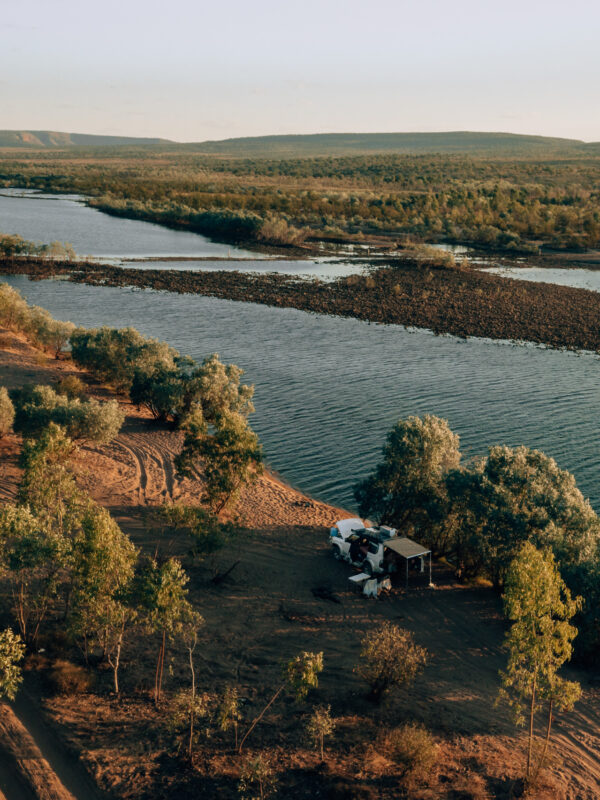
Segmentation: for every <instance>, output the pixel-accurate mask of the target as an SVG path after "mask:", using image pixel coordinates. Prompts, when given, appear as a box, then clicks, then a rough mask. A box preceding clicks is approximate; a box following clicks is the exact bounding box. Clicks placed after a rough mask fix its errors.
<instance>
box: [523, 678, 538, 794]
mask: <svg viewBox="0 0 600 800" xmlns="http://www.w3.org/2000/svg"><path fill="white" fill-rule="evenodd" d="M535 690H536V680H535V678H534V679H533V686H532V688H531V706H530V708H529V744H528V746H527V769H526V770H525V781H526V782H529V775H530V773H531V751H532V749H533V716H534V714H535Z"/></svg>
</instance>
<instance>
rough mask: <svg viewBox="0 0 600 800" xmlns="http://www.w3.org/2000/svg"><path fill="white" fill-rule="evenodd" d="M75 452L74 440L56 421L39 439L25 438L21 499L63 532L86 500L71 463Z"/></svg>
mask: <svg viewBox="0 0 600 800" xmlns="http://www.w3.org/2000/svg"><path fill="white" fill-rule="evenodd" d="M74 452H75V446H74V444H73V442H72V441H71V440H70V439H69V438H68V437H67V436H65V433H64V431H63V430H62V428H60V427H59V426H58V425H55V424H54V423H53V422H51V423H50V425H49V426H48V427H47V428H45V429H44V430H43V431H42V433H41V434H40V436H39V438H38V439H26V440H25V442H24V443H23V449H22V451H21V458H20V466H21V467H22V469H23V477H22V479H21V483H20V486H19V493H18V501H19V503H21V504H23V505H27V506H29V508H30V509H31V511H32V512H33V513H34V514H35V515H37V516H38V517H40V519H42V520H44V521H45V523H46V524H49V525H55V526H56V527H57V528H58V529H59V530H60V532H61V534H62V532H64V531H65V530H68V528H69V526H70V524H71V523H72V520H73V519H74V517H76V516H78V514H79V513H80V508H81V506H82V504H83V503H84V498H83V495H82V493H81V492H80V491H79V489H78V488H77V485H76V483H75V478H74V475H73V469H72V465H71V458H72V456H73V453H74Z"/></svg>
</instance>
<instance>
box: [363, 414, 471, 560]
mask: <svg viewBox="0 0 600 800" xmlns="http://www.w3.org/2000/svg"><path fill="white" fill-rule="evenodd" d="M459 463H460V451H459V438H458V436H457V435H456V434H454V433H452V431H451V430H450V427H449V425H448V423H447V422H446V420H444V419H440V418H439V417H435V416H431V415H429V414H427V415H426V416H425V417H423V418H422V419H421V418H420V417H409V418H408V419H405V420H400V421H399V422H397V423H396V425H394V427H393V428H392V430H391V431H390V432H389V433H388V435H387V439H386V443H385V446H384V448H383V461H382V462H381V463H380V464H378V466H377V467H376V469H375V471H374V472H373V473H372V474H371V475H370V476H369V477H368V478H366V479H365V480H363V481H361V482H360V483H358V484H357V485H356V486H355V489H354V495H355V497H356V500H357V502H358V507H359V513H360V515H361V516H362V517H368V516H371V515H372V516H374V517H375V518H377V519H378V520H379V521H380V522H382V523H386V524H389V525H394V526H395V527H397V528H399V529H401V530H403V531H406V530H411V529H414V530H415V532H419V534H420V535H421V537H422V538H423V539H424V540H426V541H428V543H432V544H433V543H434V542H432V539H435V538H436V536H437V535H438V533H439V531H438V530H437V529H439V528H440V526H443V525H445V523H446V504H447V495H446V487H445V483H444V478H445V476H446V474H447V473H448V472H449V471H450V470H453V469H456V468H457V467H458V465H459Z"/></svg>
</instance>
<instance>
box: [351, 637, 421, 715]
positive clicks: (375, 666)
mask: <svg viewBox="0 0 600 800" xmlns="http://www.w3.org/2000/svg"><path fill="white" fill-rule="evenodd" d="M360 659H361V660H360V662H359V664H358V666H357V667H356V672H358V674H359V675H360V676H361V678H363V679H364V680H365V681H366V682H367V683H368V684H369V686H370V687H371V696H372V698H373V699H374V700H376V701H380V700H381V698H382V697H383V695H384V694H385V693H386V692H387V691H389V690H390V689H392V688H393V687H394V686H401V685H402V684H408V683H411V682H412V681H413V680H414V678H415V677H416V676H417V675H418V673H419V672H421V671H422V670H423V668H424V666H425V664H426V662H427V651H426V650H425V648H423V647H420V646H419V645H418V644H416V643H415V641H414V639H413V635H412V634H411V633H410V632H409V631H406V630H404V629H403V628H400V627H399V626H398V625H392V624H391V623H390V622H384V623H383V624H382V625H381V626H380V627H379V628H376V629H375V630H372V631H369V632H368V633H367V634H366V635H365V636H364V637H363V638H362V639H361V651H360Z"/></svg>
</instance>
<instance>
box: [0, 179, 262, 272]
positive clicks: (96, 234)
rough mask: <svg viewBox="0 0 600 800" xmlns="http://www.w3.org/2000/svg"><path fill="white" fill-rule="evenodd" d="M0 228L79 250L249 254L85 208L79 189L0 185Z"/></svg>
mask: <svg viewBox="0 0 600 800" xmlns="http://www.w3.org/2000/svg"><path fill="white" fill-rule="evenodd" d="M0 232H2V233H18V234H19V235H20V236H22V237H23V238H24V239H29V240H30V241H33V242H44V243H49V242H53V241H59V242H70V243H71V244H72V245H73V247H74V248H75V252H76V253H77V254H78V255H80V256H104V257H108V258H110V257H115V256H129V257H130V258H134V257H136V256H222V257H224V258H226V257H227V256H228V255H231V256H251V257H253V258H257V255H256V253H250V252H248V251H246V250H241V249H240V248H236V247H229V246H228V245H226V244H220V243H218V242H211V241H210V240H209V239H207V238H206V237H205V236H200V234H198V233H190V232H189V231H175V230H170V229H169V228H164V227H162V226H160V225H154V224H153V223H151V222H143V221H141V220H132V219H122V218H120V217H111V216H109V215H108V214H103V213H102V212H101V211H96V209H94V208H89V207H88V206H86V205H85V203H84V202H83V200H82V198H80V197H78V195H53V194H38V193H36V192H32V191H24V190H21V189H2V190H0Z"/></svg>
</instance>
